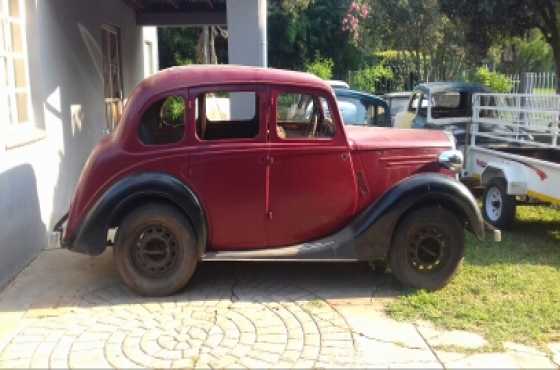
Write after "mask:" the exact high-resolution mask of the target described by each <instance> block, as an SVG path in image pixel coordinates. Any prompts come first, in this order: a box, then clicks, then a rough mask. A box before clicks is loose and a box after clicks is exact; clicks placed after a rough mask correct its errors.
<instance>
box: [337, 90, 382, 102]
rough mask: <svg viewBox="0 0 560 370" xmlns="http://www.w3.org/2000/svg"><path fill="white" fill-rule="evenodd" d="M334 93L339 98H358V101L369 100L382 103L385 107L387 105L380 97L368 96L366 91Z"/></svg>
mask: <svg viewBox="0 0 560 370" xmlns="http://www.w3.org/2000/svg"><path fill="white" fill-rule="evenodd" d="M334 93H335V95H336V96H337V97H351V98H358V99H368V100H372V101H375V102H376V103H381V104H383V105H385V106H386V105H387V102H386V101H385V100H383V99H382V98H380V97H379V96H376V95H372V94H368V93H367V92H364V91H358V90H351V89H334Z"/></svg>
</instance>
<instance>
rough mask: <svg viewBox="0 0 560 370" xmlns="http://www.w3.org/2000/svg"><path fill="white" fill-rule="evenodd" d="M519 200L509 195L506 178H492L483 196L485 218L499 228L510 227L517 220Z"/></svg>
mask: <svg viewBox="0 0 560 370" xmlns="http://www.w3.org/2000/svg"><path fill="white" fill-rule="evenodd" d="M516 207H517V202H516V201H515V197H514V196H512V195H508V193H507V183H506V180H504V179H501V178H496V179H492V180H490V182H489V183H488V185H487V186H486V188H484V195H483V196H482V214H483V215H484V219H485V220H486V221H488V222H489V223H491V224H492V225H494V226H496V227H497V228H499V229H508V228H510V227H511V225H513V221H514V220H515V212H516Z"/></svg>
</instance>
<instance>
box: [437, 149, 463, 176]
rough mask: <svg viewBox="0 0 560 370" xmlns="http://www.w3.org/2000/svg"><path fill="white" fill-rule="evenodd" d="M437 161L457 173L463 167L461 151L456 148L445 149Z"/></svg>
mask: <svg viewBox="0 0 560 370" xmlns="http://www.w3.org/2000/svg"><path fill="white" fill-rule="evenodd" d="M438 163H439V165H440V166H442V167H445V168H447V169H449V170H451V171H453V172H455V173H459V172H461V170H462V169H463V163H464V159H463V153H462V152H460V151H459V150H456V149H453V150H447V151H445V152H443V153H441V154H440V155H439V157H438Z"/></svg>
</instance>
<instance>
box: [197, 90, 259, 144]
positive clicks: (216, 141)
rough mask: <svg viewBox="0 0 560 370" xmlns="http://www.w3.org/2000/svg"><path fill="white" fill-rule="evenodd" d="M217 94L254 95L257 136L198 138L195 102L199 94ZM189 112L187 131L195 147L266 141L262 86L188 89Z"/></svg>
mask: <svg viewBox="0 0 560 370" xmlns="http://www.w3.org/2000/svg"><path fill="white" fill-rule="evenodd" d="M217 92H229V93H236V92H252V93H255V98H256V104H255V109H256V111H255V118H256V119H257V120H258V132H257V135H256V136H254V137H252V138H233V139H227V138H226V139H213V140H205V139H201V138H200V137H199V136H198V130H197V127H196V116H195V114H196V100H197V98H198V97H199V96H200V95H201V94H211V93H217ZM188 93H189V104H188V107H189V111H188V113H187V115H188V120H187V122H188V126H189V128H188V131H189V136H190V137H191V138H192V140H193V141H192V143H193V144H196V145H216V144H237V143H259V142H260V143H262V142H265V141H266V131H267V112H268V110H267V102H268V96H267V95H268V94H267V90H266V88H265V87H264V86H262V85H254V84H227V85H211V86H203V87H194V88H191V89H189V92H188Z"/></svg>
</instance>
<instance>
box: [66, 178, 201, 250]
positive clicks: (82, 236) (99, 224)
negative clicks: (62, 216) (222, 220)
mask: <svg viewBox="0 0 560 370" xmlns="http://www.w3.org/2000/svg"><path fill="white" fill-rule="evenodd" d="M150 201H162V202H166V203H168V204H172V205H174V206H175V207H177V208H178V209H180V210H181V211H182V212H183V213H184V214H185V216H186V217H187V218H188V220H189V222H190V223H191V226H192V227H193V229H194V231H195V233H196V238H197V247H198V249H199V252H200V254H203V253H204V252H205V248H206V242H207V235H208V232H207V224H206V217H205V213H204V210H203V208H202V205H201V203H200V201H199V200H198V198H197V196H196V195H195V194H194V193H193V192H192V191H191V190H190V189H189V188H188V187H186V186H185V184H183V183H182V182H181V181H180V180H178V179H177V178H175V177H173V176H171V175H169V174H165V173H159V172H148V173H140V174H136V175H132V176H127V177H125V178H123V179H121V180H119V181H117V182H116V183H115V184H113V185H112V186H111V187H110V188H109V189H108V190H107V191H105V193H104V194H103V195H102V196H101V197H100V198H99V199H98V200H97V201H96V202H95V204H94V205H93V207H91V208H90V210H89V212H88V213H87V215H86V217H85V218H84V220H83V221H82V223H81V224H80V227H79V228H78V231H77V233H76V237H75V238H74V239H73V240H70V241H63V244H64V245H65V246H66V247H68V249H70V250H73V251H76V252H79V253H84V254H88V255H92V256H97V255H100V254H101V253H103V251H104V250H105V248H106V245H107V232H108V231H109V229H110V228H111V227H114V226H118V225H119V223H120V221H122V219H123V217H125V216H126V214H127V213H128V212H129V211H131V210H132V209H134V208H136V207H138V206H140V205H142V204H146V203H147V202H150Z"/></svg>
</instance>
